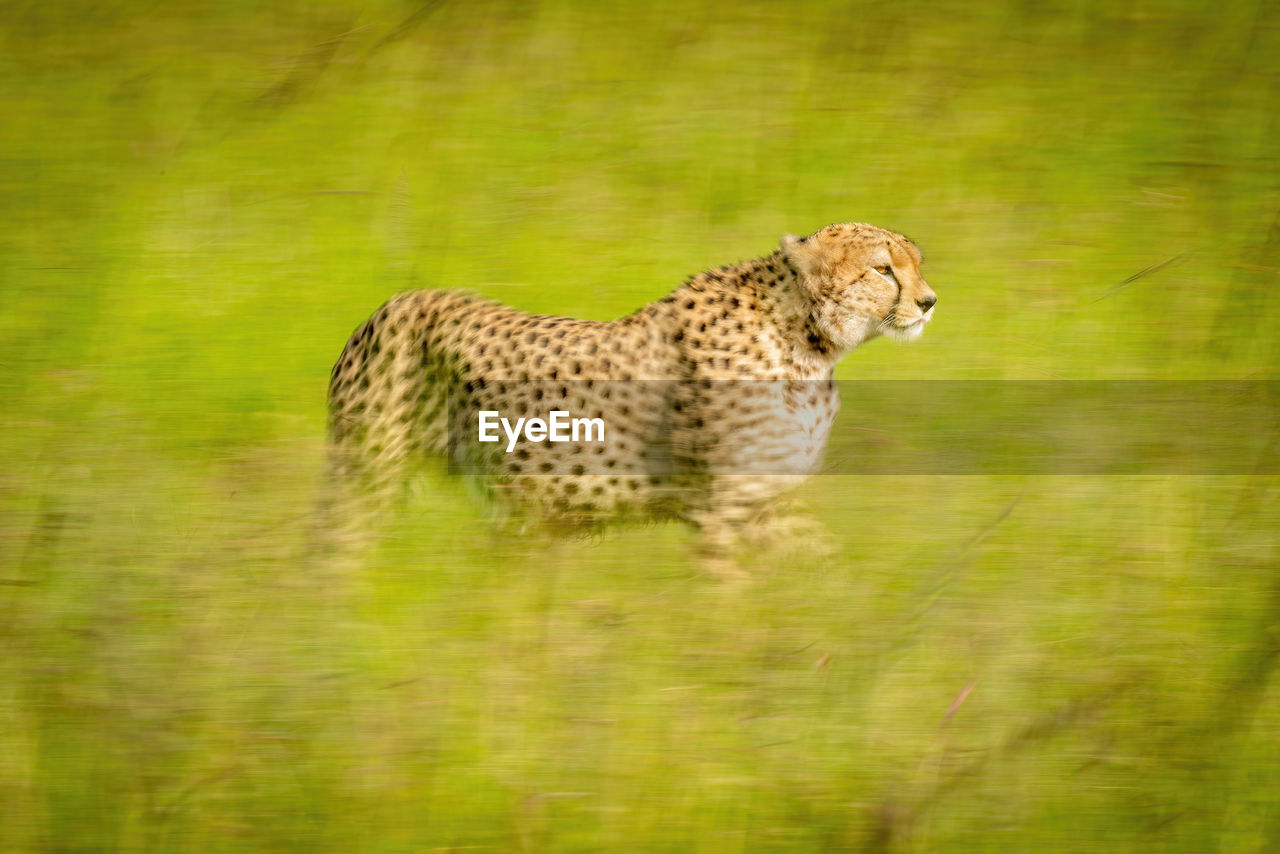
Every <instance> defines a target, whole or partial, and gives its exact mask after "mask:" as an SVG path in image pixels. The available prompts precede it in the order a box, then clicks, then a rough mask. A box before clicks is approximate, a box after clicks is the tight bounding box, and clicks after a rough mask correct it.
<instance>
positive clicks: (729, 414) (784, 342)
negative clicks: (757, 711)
mask: <svg viewBox="0 0 1280 854" xmlns="http://www.w3.org/2000/svg"><path fill="white" fill-rule="evenodd" d="M920 261H921V258H920V253H919V250H918V249H916V247H915V246H914V245H913V244H912V243H911V242H910V241H909V240H907V239H906V238H905V237H903V236H901V235H899V234H895V233H893V232H889V231H885V230H883V229H879V228H876V227H874V226H870V225H864V224H857V223H845V224H839V225H831V226H828V227H826V228H824V229H822V230H820V231H818V232H817V233H815V234H813V235H810V236H809V237H805V238H796V237H792V236H787V237H785V238H783V241H782V245H781V248H780V249H779V250H777V251H775V252H773V253H772V254H770V255H768V256H765V257H763V258H759V259H756V260H753V261H748V262H745V263H741V264H736V265H732V266H728V267H722V268H719V269H717V270H712V271H709V272H706V273H701V274H699V275H697V276H694V277H693V278H692V279H690V280H689V281H688V282H686V283H685V284H684V285H683V286H682V287H680V288H678V289H676V290H675V291H674V292H672V293H671V294H669V295H668V296H667V297H665V298H663V299H661V300H659V301H658V302H655V303H652V304H650V305H647V306H645V307H644V308H642V309H640V310H639V311H637V312H635V313H634V314H631V315H629V316H627V317H624V318H621V319H619V320H615V321H611V322H592V321H584V320H573V319H570V318H562V317H552V316H547V315H537V316H534V315H528V314H525V313H523V312H519V311H516V310H514V309H511V308H507V307H505V306H501V305H497V304H495V303H492V302H487V301H485V300H481V299H478V298H476V297H473V296H469V295H466V294H463V293H458V292H452V291H414V292H411V293H406V294H402V295H400V296H397V297H395V298H394V299H392V300H391V301H389V302H388V303H386V304H385V305H383V306H382V307H381V308H380V309H379V310H378V311H377V312H376V313H375V314H374V315H373V316H372V317H371V318H370V319H369V320H368V321H366V322H365V323H364V324H363V325H362V326H361V327H360V328H358V329H357V330H356V332H355V333H354V334H353V335H352V336H351V339H350V340H349V341H348V342H347V346H346V348H345V349H344V350H343V353H342V356H341V357H340V358H339V359H338V362H337V364H335V365H334V369H333V374H332V377H331V381H330V386H329V410H330V440H331V442H330V446H331V456H332V472H333V476H334V480H335V482H336V483H335V486H336V488H337V489H338V490H340V491H341V492H342V493H343V494H344V495H345V499H344V500H341V501H340V502H339V503H338V504H337V505H336V507H337V508H338V509H337V513H338V514H339V516H341V517H344V518H340V519H338V520H335V524H345V525H348V526H351V527H354V528H363V527H366V526H367V525H369V524H370V523H371V522H372V521H373V518H374V517H376V516H377V515H379V514H380V513H381V512H382V510H383V509H385V507H386V505H387V499H388V498H390V497H391V496H392V495H394V493H395V491H396V489H397V485H398V484H399V483H400V482H401V481H402V479H403V477H404V474H405V471H406V469H407V464H408V463H409V462H411V461H412V460H414V459H415V458H421V457H426V456H430V455H437V456H438V455H441V454H444V453H446V452H447V451H448V450H449V449H448V448H447V444H448V440H449V429H448V428H449V426H450V421H449V419H450V418H452V417H454V410H453V409H452V407H453V406H454V405H456V403H457V401H458V400H459V399H467V398H470V399H471V402H472V403H479V404H480V405H482V406H484V407H493V408H499V409H503V410H505V411H529V410H530V409H533V411H535V412H536V411H537V409H536V407H537V404H538V401H541V400H542V397H541V396H540V394H541V391H542V390H543V389H544V388H548V387H550V388H552V389H553V390H554V389H555V388H559V389H560V394H561V396H562V398H563V405H565V406H568V407H570V408H572V410H573V412H574V413H575V415H584V416H596V415H598V416H601V417H603V418H604V419H605V420H606V422H607V423H608V424H609V425H610V431H611V434H612V436H613V441H612V442H611V443H610V444H609V445H608V447H607V448H604V449H596V448H588V447H585V446H578V445H568V446H551V445H540V446H537V447H535V448H533V449H532V450H529V451H524V452H523V453H522V454H520V455H514V454H513V455H505V456H495V457H494V458H493V459H492V461H491V462H492V466H491V467H490V468H488V469H486V471H488V473H489V475H490V477H489V478H488V480H489V485H490V486H491V487H492V488H493V489H494V491H495V494H497V495H498V496H499V497H501V498H502V499H503V500H504V501H505V502H506V503H507V504H508V505H510V506H512V507H515V508H517V509H519V510H520V511H521V512H522V513H526V514H528V515H531V516H534V517H536V518H539V519H541V520H543V521H546V522H549V523H552V524H555V525H573V526H576V525H582V524H591V525H595V524H607V523H609V522H613V521H616V520H619V519H624V518H638V519H651V518H679V519H684V520H686V521H688V522H690V523H692V524H694V525H695V526H697V527H698V528H699V529H700V530H701V531H702V534H703V542H704V545H705V548H706V550H707V552H708V553H709V554H710V555H712V556H713V557H715V558H717V559H721V558H724V557H725V556H726V555H727V554H728V553H729V552H730V551H731V550H732V548H733V547H734V544H735V543H736V542H737V541H738V540H739V539H740V537H741V536H742V534H743V533H744V532H745V530H746V529H747V528H748V527H749V526H750V525H751V524H752V521H753V520H755V519H759V518H760V517H761V516H762V515H766V514H767V513H768V512H769V510H770V509H771V507H772V506H773V504H774V501H775V499H776V498H777V497H778V496H779V494H780V493H782V492H784V491H785V490H786V489H788V488H790V487H792V486H794V485H795V483H797V482H798V480H799V479H800V475H801V474H802V473H803V472H805V471H809V470H812V468H813V467H814V466H816V465H817V464H818V463H819V462H820V459H821V452H822V448H823V447H824V445H825V443H826V437H827V434H828V431H829V429H830V426H831V423H832V421H833V420H834V418H835V413H836V410H837V409H838V406H839V401H838V399H837V397H836V394H835V391H834V387H833V385H832V384H831V383H830V380H831V377H832V371H833V368H834V366H835V364H836V362H837V360H838V359H839V358H840V357H841V356H843V355H844V354H845V353H846V352H848V351H849V350H850V349H852V348H853V347H856V346H857V345H858V344H860V343H862V342H864V341H866V340H869V339H871V338H875V337H877V336H878V335H880V334H885V333H888V334H891V335H894V336H896V337H901V338H911V337H914V336H915V335H917V334H918V333H919V330H920V329H921V328H922V327H923V325H924V323H925V322H926V321H927V320H928V319H929V318H930V317H931V316H932V312H928V311H926V310H925V309H924V308H922V304H923V303H929V304H931V302H930V301H932V300H934V299H936V297H934V295H933V291H932V290H931V289H930V288H929V286H928V284H926V283H925V281H924V279H923V278H922V277H921V275H920ZM877 267H880V268H882V270H889V271H891V275H886V274H885V273H883V272H877V270H876V268H877ZM587 381H591V382H590V383H588V382H587ZM655 381H668V382H655ZM764 381H770V382H764ZM548 383H551V384H552V385H551V386H548V385H547V384H548ZM555 384H560V385H558V386H557V385H555ZM604 388H607V389H608V392H607V393H606V392H605V391H604V390H603V389H604ZM730 436H733V437H736V441H732V442H731V441H728V438H727V437H730ZM660 444H661V445H663V447H665V448H666V449H667V451H668V452H670V451H671V449H672V448H674V449H676V450H675V454H676V465H675V467H674V469H665V470H663V471H661V472H660V473H658V474H646V473H645V465H646V463H645V455H646V454H649V453H650V452H651V451H652V450H653V449H654V448H655V447H657V446H658V445H660ZM588 453H595V454H597V455H599V456H597V457H593V458H590V460H589V463H590V471H589V472H586V473H583V467H582V466H578V465H575V464H574V463H575V460H577V459H582V460H583V461H588V460H586V459H585V458H584V457H583V456H581V455H586V454H588ZM575 455H579V456H575ZM762 465H763V466H764V467H765V468H768V466H769V465H773V466H774V467H775V468H774V469H773V470H772V471H775V472H776V471H778V470H785V471H786V472H788V473H789V474H787V475H779V474H776V473H774V474H771V475H769V476H762V475H754V474H750V473H748V472H750V471H752V466H756V467H757V469H759V467H760V466H762ZM606 466H607V467H606ZM615 471H616V472H617V473H616V474H615V473H614V472H615ZM548 472H552V473H548ZM791 473H794V474H791Z"/></svg>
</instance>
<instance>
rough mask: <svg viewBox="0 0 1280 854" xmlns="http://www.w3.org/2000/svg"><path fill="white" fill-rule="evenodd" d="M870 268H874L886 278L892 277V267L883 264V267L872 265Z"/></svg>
mask: <svg viewBox="0 0 1280 854" xmlns="http://www.w3.org/2000/svg"><path fill="white" fill-rule="evenodd" d="M872 269H874V270H875V271H876V272H877V273H879V274H880V275H882V276H884V277H885V278H886V279H892V278H893V268H892V267H889V266H884V267H874V268H872Z"/></svg>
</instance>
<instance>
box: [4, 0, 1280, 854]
mask: <svg viewBox="0 0 1280 854" xmlns="http://www.w3.org/2000/svg"><path fill="white" fill-rule="evenodd" d="M1278 85H1280V16H1277V14H1276V12H1275V10H1274V7H1273V6H1272V5H1271V4H1268V3H1266V2H1257V3H1247V2H1245V3H1237V2H1233V0H1227V2H1219V3H1209V2H1198V0H1196V2H1192V0H1187V2H1167V3H1166V2H1142V0H1133V2H1124V3H1111V2H1101V0H1083V1H1082V2H1077V3H1056V2H1051V3H1044V4H1036V3H1023V4H1005V5H1002V6H1001V5H996V4H975V3H966V2H949V0H947V1H945V2H935V3H931V2H919V1H917V2H904V3H897V4H870V3H855V4H851V5H847V6H841V5H839V4H834V3H820V2H813V3H801V4H792V5H787V4H778V3H763V2H747V3H739V4H729V3H723V4H718V5H717V4H707V3H675V2H665V0H659V2H655V3H651V4H643V5H641V4H601V3H589V2H569V0H545V2H537V3H515V2H501V0H480V2H475V3H458V2H451V0H444V2H434V3H431V2H429V3H427V4H425V5H421V6H417V5H413V4H407V3H390V2H376V3H372V4H355V3H344V2H323V0H322V2H313V3H300V2H294V1H293V0H280V2H274V3H269V4H267V3H263V4H255V3H243V2H228V3H213V4H197V3H193V2H186V0H178V2H174V3H169V4H154V3H142V2H128V0H125V2H116V3H106V4H103V3H96V4H91V3H82V2H78V0H76V2H62V3H36V2H27V0H18V2H16V3H10V4H7V5H6V6H5V7H4V9H3V10H0V99H2V100H0V107H2V112H0V300H2V301H0V393H2V395H3V401H4V406H3V407H2V408H0V412H2V414H0V460H2V463H0V567H2V569H0V650H2V652H0V850H2V851H5V852H10V851H12V852H37V851H41V852H44V851H49V852H53V851H57V852H91V851H92V852H98V851H121V852H142V851H147V852H150V851H174V852H201V854H216V852H238V851H254V852H259V851H261V852H267V851H281V852H294V851H297V852H302V851H306V852H344V854H345V853H346V852H418V851H449V850H460V851H461V850H465V851H522V852H542V851H546V852H551V851H554V852H571V851H637V852H640V851H642V852H663V851H670V852H741V851H778V852H806V851H831V850H850V851H863V850H865V851H963V852H968V854H974V852H982V851H999V852H1006V851H1063V852H1068V851H1079V852H1095V851H1127V850H1143V851H1178V852H1207V851H1224V852H1254V851H1256V852H1264V851H1275V850H1277V849H1280V803H1278V801H1280V795H1278V793H1280V681H1278V680H1277V674H1276V665H1277V657H1278V656H1280V582H1278V581H1277V579H1278V578H1280V572H1278V571H1280V552H1278V550H1277V548H1278V543H1277V530H1278V529H1280V525H1278V524H1277V523H1278V522H1280V512H1278V511H1277V506H1278V503H1277V499H1278V498H1280V495H1278V493H1280V490H1278V489H1277V482H1276V478H1275V477H1274V476H1269V475H1259V476H1254V477H1230V478H1228V477H1190V476H1175V475H1165V476H1150V477H1082V476H1077V477H1071V476H1059V477H1030V476H1015V475H1004V476H1000V477H994V476H993V477H928V476H916V477H864V478H851V477H822V478H818V479H816V480H815V481H814V482H813V483H812V484H811V486H810V487H809V488H808V489H807V491H806V495H805V497H806V498H807V500H808V501H809V503H810V504H811V505H812V506H813V507H814V508H815V512H816V513H817V515H818V516H819V517H821V519H822V520H823V521H824V523H825V524H826V525H827V527H828V528H829V529H830V530H831V531H832V532H833V538H834V540H835V544H836V551H837V553H836V555H835V556H834V557H833V558H831V559H829V560H816V561H815V560H800V559H796V560H794V561H792V560H780V561H778V562H777V565H776V566H775V567H773V569H772V571H771V572H769V573H767V574H766V575H764V576H763V577H762V578H761V580H760V581H759V582H758V583H757V584H755V585H753V586H751V587H749V588H747V589H745V590H741V589H739V590H728V589H725V588H724V587H723V586H721V585H718V584H716V583H714V582H712V581H709V580H708V579H706V578H703V577H700V576H698V575H697V572H696V567H694V566H693V565H692V564H691V563H690V561H689V558H688V553H687V548H686V546H687V540H688V536H687V534H686V533H685V532H683V531H681V530H678V529H675V528H655V529H650V530H638V531H626V532H619V533H616V534H611V535H609V536H607V537H605V538H603V539H602V540H601V541H599V542H590V543H571V544H568V545H566V546H563V547H561V548H560V549H558V550H553V551H550V552H548V551H544V550H543V549H541V548H540V547H537V548H531V547H529V546H527V545H523V544H521V543H519V542H515V541H512V540H510V539H507V538H503V537H501V536H498V535H495V534H494V533H493V532H492V529H491V528H490V527H489V526H488V525H487V524H486V521H485V519H484V516H483V511H482V510H481V509H480V508H478V507H476V506H475V505H474V504H473V503H472V502H471V501H470V500H469V498H468V496H467V494H466V491H465V489H464V488H463V487H462V486H461V485H460V484H457V483H454V482H451V481H447V480H428V481H427V482H426V483H424V484H423V485H422V486H421V487H420V488H419V489H418V490H417V491H416V492H415V494H414V495H413V496H412V497H411V498H410V499H408V501H407V506H406V508H405V512H404V513H403V514H402V515H401V516H400V517H399V518H398V519H397V520H396V522H395V523H394V529H393V531H392V535H391V536H390V537H389V538H388V540H387V541H386V542H385V543H384V544H382V545H381V546H380V547H379V548H378V549H377V550H376V552H374V553H373V554H371V555H370V556H369V557H368V560H367V561H366V562H365V565H364V566H362V567H360V571H359V572H356V573H353V574H351V575H349V576H345V577H340V578H334V577H329V576H324V575H318V574H316V573H314V572H311V571H309V569H308V567H307V566H306V564H305V563H304V562H303V561H301V560H300V559H299V555H300V554H301V553H302V551H303V547H304V541H305V537H306V530H307V521H308V518H309V513H310V509H311V506H312V502H313V499H314V494H315V489H316V486H317V483H318V478H319V473H320V471H321V465H322V453H321V452H322V440H323V431H324V422H323V417H324V414H323V396H324V384H325V381H326V379H327V374H328V369H329V366H330V364H331V362H332V360H333V359H334V357H335V356H336V354H337V352H338V350H339V349H340V348H341V346H342V342H343V341H344V339H345V336H346V335H347V334H348V333H349V332H350V331H351V329H352V328H353V327H354V326H355V325H356V324H357V323H359V322H360V321H361V320H362V319H363V318H364V317H366V316H367V315H368V313H369V312H370V311H371V310H372V309H373V308H374V307H376V306H377V305H378V304H379V303H380V302H381V301H382V300H383V299H385V298H386V297H387V296H388V295H389V294H391V293H393V292H395V291H398V290H403V289H406V288H409V287H418V286H421V287H445V286H467V287H471V288H474V289H476V290H479V291H481V292H484V293H486V294H488V295H491V296H493V297H495V298H498V299H502V300H504V301H506V302H508V303H511V304H514V305H516V306H519V307H520V308H523V309H527V310H532V311H537V312H547V313H562V314H572V315H578V316H583V317H592V318H609V317H614V316H618V315H620V314H623V313H626V312H628V311H630V310H631V309H633V308H635V307H637V306H638V305H641V304H643V303H644V302H647V301H649V300H651V299H653V298H655V297H657V296H659V295H661V294H663V293H664V292H665V291H666V290H668V289H669V288H671V287H673V286H674V285H676V284H677V283H678V282H679V281H680V280H681V279H682V278H683V277H684V276H686V275H688V274H690V273H693V272H696V271H698V270H701V269H704V268H706V267H709V266H713V265H717V264H721V263H726V262H730V261H734V260H737V259H740V258H745V257H752V256H756V255H759V254H763V253H765V252H767V251H769V250H770V249H771V248H772V246H773V245H774V244H775V241H776V240H777V238H778V237H779V236H780V235H782V234H783V233H784V232H800V231H807V230H811V229H815V228H817V227H819V226H821V225H823V224H825V223H828V222H831V221H838V220H848V219H856V220H862V221H868V222H874V223H877V224H880V225H884V226H886V227H890V228H893V229H895V230H898V231H902V232H905V233H906V234H908V235H910V236H912V237H913V238H915V239H916V240H917V241H918V242H919V243H920V244H921V245H922V246H923V247H924V249H925V252H926V256H927V266H926V271H927V273H928V276H929V279H930V281H931V283H932V284H933V286H934V287H935V289H936V290H937V291H938V293H939V296H940V299H941V301H940V303H939V307H938V317H937V320H936V322H935V323H933V324H932V325H931V326H930V329H929V332H928V334H927V335H926V336H925V339H924V340H923V341H921V342H920V343H919V344H918V345H915V346H911V347H902V346H895V345H893V344H891V343H888V342H876V343H874V344H872V345H869V346H868V347H867V348H866V349H864V350H860V351H858V352H856V353H854V354H853V355H852V356H851V357H849V358H848V359H847V360H846V361H845V362H844V363H843V364H842V365H841V368H840V372H839V376H840V377H842V378H846V379H857V378H875V379H891V380H901V381H903V382H910V381H912V380H916V379H924V378H928V379H984V380H992V379H1054V378H1065V379H1093V378H1107V379H1129V378H1134V379H1209V380H1213V379H1274V378H1276V375H1277V374H1276V370H1277V365H1278V363H1280V360H1278V359H1277V352H1278V349H1277V346H1276V343H1275V340H1276V339H1275V332H1274V330H1275V329H1276V327H1277V323H1280V307H1278V305H1280V304H1278V301H1277V298H1276V289H1277V285H1278V284H1280V282H1278V280H1277V269H1278V268H1280V220H1278V219H1277V214H1278V211H1280V160H1278V155H1280V151H1278V150H1277V139H1280V133H1278V128H1277V116H1278V115H1280V103H1277V91H1280V89H1278V88H1277V86H1278ZM1166 262H1168V263H1166ZM1159 265H1163V266H1159ZM1155 267H1158V269H1152V270H1150V271H1149V272H1148V273H1147V274H1146V275H1142V276H1138V277H1136V278H1134V275H1135V274H1136V273H1139V272H1140V271H1143V270H1147V269H1148V268H1155ZM1269 470H1270V471H1274V470H1275V468H1274V465H1272V466H1271V468H1270V469H1269Z"/></svg>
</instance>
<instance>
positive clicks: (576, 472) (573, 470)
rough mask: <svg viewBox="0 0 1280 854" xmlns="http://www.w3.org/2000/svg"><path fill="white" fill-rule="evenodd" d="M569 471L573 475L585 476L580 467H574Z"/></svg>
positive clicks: (583, 469)
mask: <svg viewBox="0 0 1280 854" xmlns="http://www.w3.org/2000/svg"><path fill="white" fill-rule="evenodd" d="M570 471H572V472H573V473H574V474H585V473H586V471H587V470H586V469H585V468H583V467H582V466H581V465H576V466H574V467H573V468H572V469H570Z"/></svg>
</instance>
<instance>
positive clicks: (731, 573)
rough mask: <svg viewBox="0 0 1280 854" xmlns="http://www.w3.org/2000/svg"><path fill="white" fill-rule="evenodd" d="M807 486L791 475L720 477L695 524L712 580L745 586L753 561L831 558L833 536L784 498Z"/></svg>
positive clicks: (695, 516)
mask: <svg viewBox="0 0 1280 854" xmlns="http://www.w3.org/2000/svg"><path fill="white" fill-rule="evenodd" d="M802 481H803V478H801V477H797V476H792V475H765V476H752V475H718V476H715V477H713V478H712V480H711V483H710V485H709V489H707V491H706V493H705V495H704V496H703V499H702V500H701V501H699V502H697V505H698V506H697V509H696V511H695V512H693V513H692V514H690V515H691V520H692V521H693V523H694V524H695V525H696V526H697V527H698V530H699V534H700V546H701V549H700V551H701V557H702V562H703V566H704V569H705V570H706V571H707V572H708V574H711V575H715V576H717V577H721V578H725V579H730V580H740V579H743V578H747V577H749V576H750V575H751V574H752V573H751V570H750V569H749V568H748V563H747V561H746V560H745V558H747V556H748V555H751V556H757V555H760V554H762V553H768V554H770V555H771V556H776V555H778V554H781V555H785V556H796V555H803V556H805V557H806V558H812V557H827V556H829V555H830V554H831V553H832V551H833V549H832V545H831V541H830V535H829V533H828V532H827V531H826V529H825V528H823V527H822V525H821V524H820V523H818V522H817V521H816V520H814V519H813V518H812V517H810V516H808V515H806V514H804V513H797V512H793V511H792V509H791V508H790V507H789V506H787V504H786V502H785V500H784V497H785V495H786V493H788V492H790V491H791V490H793V489H794V488H795V487H796V486H798V485H799V484H800V483H801V482H802Z"/></svg>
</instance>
